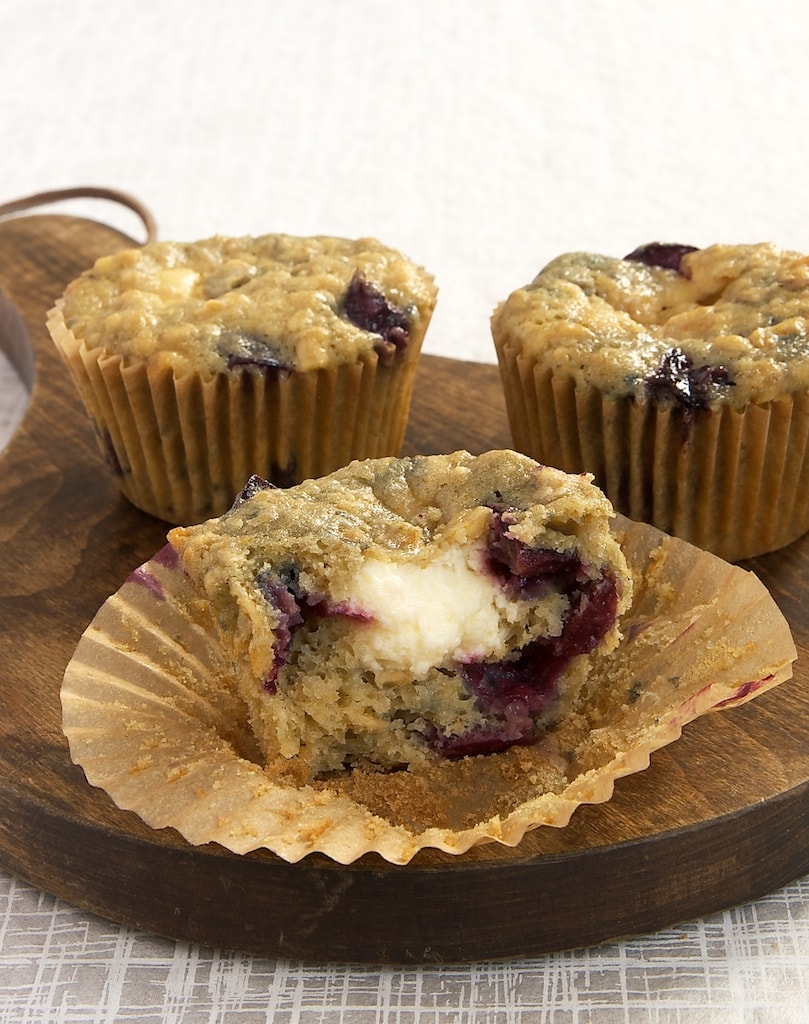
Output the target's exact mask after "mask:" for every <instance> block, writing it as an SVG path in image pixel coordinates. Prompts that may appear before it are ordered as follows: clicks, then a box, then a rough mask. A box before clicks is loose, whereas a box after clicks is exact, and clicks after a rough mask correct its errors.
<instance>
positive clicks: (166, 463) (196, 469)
mask: <svg viewBox="0 0 809 1024" xmlns="http://www.w3.org/2000/svg"><path fill="white" fill-rule="evenodd" d="M60 308H61V304H60V303H58V304H57V306H56V307H55V309H54V310H53V311H52V312H51V314H50V316H49V319H48V328H49V330H50V332H51V337H52V338H53V340H54V343H55V344H56V347H57V349H58V350H59V352H60V354H61V356H62V358H63V359H64V360H65V362H66V363H67V365H68V367H69V369H70V372H71V376H72V378H73V380H74V382H75V384H76V386H77V387H78V390H79V393H80V395H81V398H82V400H83V402H84V405H85V407H86V409H87V412H88V413H89V415H90V417H91V419H92V420H93V422H94V423H95V425H96V433H97V437H98V441H99V446H100V449H101V451H102V454H103V455H104V457H105V460H106V462H107V464H108V466H109V468H110V470H111V471H112V472H113V474H114V475H115V478H116V480H117V482H118V484H119V487H120V489H121V491H122V492H123V494H124V495H125V496H126V497H127V498H128V499H129V500H130V501H131V502H132V503H133V504H134V505H136V506H137V507H138V508H140V509H142V510H143V511H145V512H148V513H150V514H151V515H154V516H157V517H158V518H159V519H164V520H166V521H168V522H171V523H178V524H184V525H187V524H190V523H196V522H201V521H203V520H205V519H208V518H210V517H212V516H217V515H221V514H222V513H223V512H225V511H227V509H228V508H229V507H230V506H231V504H232V503H233V500H234V498H235V497H236V495H237V494H238V493H239V491H240V490H241V489H242V487H243V486H244V484H245V482H246V480H247V479H248V478H249V477H250V476H251V475H252V474H254V473H256V474H258V475H259V476H262V477H265V478H266V479H268V480H270V481H271V482H273V483H275V484H278V485H279V486H290V485H292V484H295V483H299V482H300V481H301V480H304V479H306V478H308V477H317V476H323V475H325V474H327V473H330V472H332V471H333V470H335V469H339V468H340V467H341V466H345V465H347V464H348V463H349V462H351V461H352V460H353V459H361V458H377V457H381V456H386V455H398V454H399V451H400V449H401V446H402V442H403V440H404V433H405V428H406V426H407V418H408V413H409V409H410V399H411V395H412V390H413V383H414V380H415V373H416V369H417V365H418V355H419V349H420V345H421V338H422V337H423V331H421V333H420V336H419V337H411V339H410V343H409V344H408V349H407V350H406V352H405V355H404V358H402V359H397V360H396V361H395V362H394V363H393V364H392V365H390V366H386V365H383V364H382V363H381V362H380V361H379V359H378V357H377V355H376V353H375V352H371V353H368V354H367V355H365V356H363V357H361V358H360V359H358V360H357V361H356V362H352V363H345V364H342V365H337V366H334V367H329V368H324V369H319V370H311V371H307V372H301V373H296V372H293V373H283V372H280V373H275V372H268V373H262V372H253V371H249V370H248V371H245V372H242V373H240V374H229V373H222V374H219V375H217V376H215V377H213V378H212V379H210V380H206V379H204V378H203V377H202V376H200V375H198V374H194V373H189V374H186V375H184V376H182V377H175V375H174V373H173V372H172V370H171V369H170V368H169V367H166V366H158V365H154V364H152V365H149V364H147V363H145V362H144V363H133V364H130V365H127V364H126V363H125V362H124V361H123V359H122V358H121V357H120V356H117V355H111V354H109V353H108V352H106V351H104V350H103V349H98V348H95V349H92V350H91V349H87V348H86V346H85V345H84V344H83V343H81V342H77V341H76V339H75V338H74V337H73V335H72V333H71V332H70V331H69V330H68V328H67V327H66V326H65V324H64V320H63V318H62V315H61V312H60Z"/></svg>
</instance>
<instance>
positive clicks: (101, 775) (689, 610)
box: [62, 517, 796, 864]
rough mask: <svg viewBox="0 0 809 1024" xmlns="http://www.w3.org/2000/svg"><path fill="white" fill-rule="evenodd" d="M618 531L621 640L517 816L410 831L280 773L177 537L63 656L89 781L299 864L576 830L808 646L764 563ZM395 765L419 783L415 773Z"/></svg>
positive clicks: (196, 830)
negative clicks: (624, 605)
mask: <svg viewBox="0 0 809 1024" xmlns="http://www.w3.org/2000/svg"><path fill="white" fill-rule="evenodd" d="M614 529H615V531H616V533H617V535H618V536H619V539H620V541H621V543H622V546H623V548H624V551H625V553H626V555H627V559H628V561H629V564H630V567H631V568H632V571H633V573H634V576H635V579H636V584H635V586H636V594H635V599H634V602H633V606H632V608H631V609H630V610H629V612H628V613H627V615H626V616H625V618H624V620H623V623H622V632H623V640H622V642H621V644H620V645H619V647H618V649H617V650H616V651H613V652H612V653H610V654H608V655H604V656H601V657H597V658H596V659H595V660H594V662H593V664H592V668H591V671H590V674H589V677H588V683H587V686H586V687H585V692H584V696H583V698H582V701H583V703H582V705H581V707H580V708H579V711H580V713H579V714H578V715H576V716H574V717H572V718H571V719H570V720H569V721H567V722H562V723H560V725H559V727H558V729H557V730H555V731H554V732H552V733H550V734H549V735H548V736H547V737H546V738H545V740H543V741H542V742H541V743H539V744H537V745H536V746H535V747H529V748H520V750H519V752H518V758H517V760H516V761H514V764H517V765H519V766H521V768H520V770H522V771H524V772H525V773H526V778H528V779H531V780H533V779H537V780H539V779H542V778H545V779H553V778H554V777H555V778H556V779H557V782H556V784H553V785H551V786H550V787H549V788H544V787H543V786H542V785H541V784H539V783H537V786H536V788H535V790H534V791H530V789H529V790H528V791H527V792H526V791H524V790H525V787H522V790H521V791H522V795H523V796H524V797H525V798H524V799H521V802H519V803H518V804H517V805H516V806H514V807H513V808H512V809H510V810H509V811H508V813H502V812H499V813H495V814H492V815H491V816H489V817H488V818H485V820H478V821H474V822H472V823H471V824H464V825H462V826H460V827H447V825H446V823H443V824H437V825H436V824H430V823H429V822H428V821H425V822H424V824H423V826H422V827H416V828H414V827H408V826H407V825H405V824H403V823H402V822H401V821H399V822H392V821H389V820H386V819H385V817H383V816H381V815H380V814H375V813H373V812H372V811H371V810H370V809H369V807H368V806H367V805H366V804H364V803H362V802H360V801H358V800H357V799H355V797H354V796H353V795H352V791H351V789H350V788H346V789H344V790H343V791H342V792H341V791H340V790H339V788H337V789H333V788H330V787H328V786H327V787H322V788H317V787H312V786H301V787H297V788H296V787H294V786H292V785H289V784H279V782H277V781H276V780H275V779H273V778H272V777H271V776H270V775H269V774H268V773H267V771H266V770H265V769H264V768H263V767H262V766H261V764H260V763H259V758H258V752H257V748H256V745H255V742H254V740H253V738H252V734H251V731H250V728H249V725H248V722H247V717H246V713H245V710H244V707H243V705H242V702H241V700H240V698H239V697H238V696H237V695H236V693H235V689H231V688H229V685H230V684H229V683H228V680H229V678H230V673H229V672H228V669H227V665H226V664H225V663H224V660H223V655H222V652H221V650H220V649H219V647H218V646H217V644H216V641H215V640H214V639H213V638H214V637H215V630H214V629H213V628H212V627H213V624H212V623H211V621H210V619H209V614H210V613H209V610H208V607H207V605H206V604H205V603H204V602H203V601H201V600H200V599H199V598H198V597H197V596H196V595H195V594H194V593H193V591H192V589H191V587H190V585H189V583H188V582H187V580H186V578H185V577H184V575H183V574H182V571H181V570H180V569H179V568H178V567H177V564H176V560H175V559H174V558H173V557H172V556H173V552H172V550H171V549H170V548H165V549H163V551H162V552H159V553H158V555H156V556H155V558H154V559H152V560H151V561H150V562H147V563H146V564H145V565H143V566H141V567H140V568H138V569H137V570H135V572H134V573H133V574H132V575H131V576H130V578H129V579H128V580H127V581H126V583H124V585H123V586H122V587H121V589H120V590H119V591H117V593H115V594H114V595H113V596H112V597H111V598H109V600H108V601H107V602H106V603H105V604H104V605H103V606H102V607H101V609H100V610H99V612H98V614H97V616H96V617H95V619H94V620H93V622H92V623H91V625H90V626H89V627H88V629H87V630H86V632H85V633H84V635H83V637H82V638H81V640H80V642H79V644H78V647H77V649H76V651H75V654H74V656H73V658H72V660H71V661H70V664H69V665H68V667H67V670H66V673H65V677H64V682H63V686H62V706H63V728H64V732H65V734H66V736H67V738H68V741H69V744H70V751H71V755H72V758H73V760H74V761H75V762H76V763H78V764H80V765H81V766H82V768H83V769H84V772H85V774H86V776H87V779H88V781H89V782H90V783H91V784H93V785H95V786H99V787H101V788H102V789H104V790H105V791H106V792H107V793H108V794H109V795H110V796H111V797H112V799H113V801H114V802H115V803H116V804H117V805H118V806H119V807H121V808H123V809H127V810H131V811H134V812H135V813H137V814H138V815H139V816H140V817H141V818H142V819H143V820H144V821H145V822H146V823H147V824H148V825H150V826H152V827H154V828H156V829H159V828H165V827H173V828H174V829H176V830H177V831H178V832H179V833H180V834H182V835H183V836H184V837H185V839H186V840H187V841H188V842H190V843H192V844H204V843H211V842H215V843H218V844H220V845H221V846H223V847H226V848H227V849H229V850H231V851H234V852H235V853H240V854H241V853H246V852H248V851H251V850H255V849H261V848H266V849H269V850H271V851H273V852H274V853H276V854H277V855H279V856H280V857H282V858H284V859H286V860H288V861H293V862H294V861H298V860H299V859H300V858H302V857H304V856H306V855H307V854H309V853H312V852H315V851H319V852H321V853H323V854H326V855H327V856H329V857H331V858H332V859H334V860H335V861H338V862H340V863H350V862H352V861H354V860H356V859H357V858H358V857H360V856H361V855H363V854H365V853H369V852H371V851H376V852H377V853H378V854H380V855H381V856H382V857H383V858H385V859H386V860H387V861H390V862H392V863H396V864H404V863H407V862H408V861H409V860H410V859H411V858H412V857H413V856H414V855H415V854H416V852H417V851H419V850H420V849H423V848H426V847H432V848H436V849H439V850H442V851H445V852H447V853H452V854H461V853H463V852H464V851H466V850H468V849H469V848H470V847H472V846H474V845H476V844H478V843H482V842H487V841H497V842H500V843H503V844H506V845H508V846H513V845H516V844H517V843H518V842H519V841H520V840H521V839H522V837H523V836H524V835H525V833H526V832H527V831H529V830H531V829H533V828H536V827H537V826H540V825H551V826H557V827H562V826H564V825H566V824H567V823H568V821H569V820H570V817H571V815H572V813H573V812H574V810H575V809H576V808H577V807H578V806H579V805H581V804H585V803H588V804H593V803H601V802H603V801H606V800H608V799H609V798H610V796H611V795H612V792H613V786H614V783H615V780H616V779H618V778H620V777H622V776H625V775H628V774H631V773H634V772H638V771H641V770H642V769H644V768H646V767H647V766H648V764H649V758H650V755H651V754H652V752H653V751H655V750H658V749H659V748H661V747H663V746H665V745H666V744H668V743H671V742H672V741H673V740H676V739H677V738H678V737H679V736H680V733H681V731H682V728H683V726H685V725H686V724H687V723H688V722H690V721H691V720H693V719H695V718H697V717H698V716H700V715H702V714H704V713H706V712H708V711H712V710H716V709H720V708H726V707H730V706H733V705H737V704H741V703H743V702H744V701H747V700H749V699H750V698H751V697H754V696H757V695H758V694H761V693H763V692H764V691H765V690H767V689H769V688H771V687H772V686H775V685H776V684H777V683H781V682H783V681H784V680H785V679H788V678H789V677H790V676H791V675H792V662H793V660H794V659H795V657H796V650H795V646H794V643H793V641H792V636H791V633H790V630H789V627H788V625H787V623H786V621H785V620H784V618H783V616H782V615H781V613H780V611H779V610H778V608H777V606H776V605H775V602H774V601H773V599H772V597H771V596H770V594H769V593H768V591H767V590H766V588H765V587H764V586H763V584H762V583H761V582H760V581H759V580H758V578H757V577H756V576H755V575H754V574H752V573H750V572H747V571H745V570H743V569H741V568H739V567H737V566H732V565H730V564H728V563H726V562H723V561H722V560H720V559H719V558H717V557H716V556H714V555H711V554H709V553H707V552H705V551H701V550H699V549H697V548H695V547H693V546H691V545H689V544H687V543H685V542H684V541H681V540H678V539H675V538H671V537H668V536H666V535H664V534H662V533H661V532H659V531H658V530H656V529H654V528H653V527H650V526H646V525H640V524H636V523H632V522H630V521H628V520H624V519H623V518H621V517H619V518H617V519H616V521H615V524H614ZM563 751H564V752H565V753H563ZM510 753H511V752H507V753H506V754H493V755H488V756H483V757H479V758H476V759H474V763H473V764H472V765H470V764H468V763H467V764H466V765H465V770H466V771H467V778H468V772H469V771H472V772H473V773H474V774H473V778H475V779H477V780H478V781H479V783H480V785H475V786H473V787H472V788H474V789H475V790H476V791H480V792H483V791H487V790H488V791H489V792H491V791H492V790H493V789H496V788H497V787H498V786H500V787H501V788H502V787H507V786H508V785H509V782H508V780H507V774H506V773H501V772H499V771H498V770H497V769H498V764H499V759H501V758H504V757H508V755H509V754H510ZM467 760H468V759H467ZM448 770H449V771H452V770H454V769H453V768H452V766H449V767H448ZM394 774H396V775H399V776H400V778H399V780H398V781H399V782H400V783H403V784H404V785H405V786H407V785H408V784H409V782H410V779H409V778H408V773H394ZM449 777H450V778H452V776H451V775H450V776H449ZM412 782H413V785H414V792H415V793H416V794H417V793H418V786H417V782H418V780H417V778H416V777H415V776H414V777H413V779H412ZM501 795H503V796H508V794H507V793H505V794H501ZM460 796H461V794H459V797H460ZM473 801H474V798H473Z"/></svg>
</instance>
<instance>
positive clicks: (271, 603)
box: [169, 451, 632, 782]
mask: <svg viewBox="0 0 809 1024" xmlns="http://www.w3.org/2000/svg"><path fill="white" fill-rule="evenodd" d="M611 515H612V509H611V506H610V504H609V502H608V501H607V500H606V498H605V497H604V495H603V494H602V493H601V492H600V491H599V490H598V489H597V488H596V487H595V486H594V485H593V484H592V483H591V482H590V480H589V479H588V478H587V477H584V476H571V475H567V474H564V473H561V472H559V471H558V470H554V469H549V468H545V467H541V466H539V465H537V464H536V463H535V462H533V461H532V460H530V459H528V458H526V457H525V456H522V455H518V454H517V453H515V452H508V451H500V452H489V453H486V454H484V455H480V456H477V457H475V456H472V455H470V454H468V453H467V452H456V453H454V454H452V455H436V456H418V457H413V458H406V459H379V460H367V461H363V462H355V463H352V464H351V465H350V466H348V467H347V468H345V469H341V470H338V471H336V472H335V473H333V474H331V475H329V476H327V477H324V478H322V479H318V480H308V481H305V482H303V483H301V484H300V485H298V486H296V487H293V488H290V489H287V490H283V489H278V488H273V487H270V486H267V485H266V483H265V482H264V481H261V480H256V479H254V480H252V481H251V482H250V484H249V485H248V486H247V487H246V488H245V491H244V493H243V494H242V495H241V496H240V497H239V498H238V500H237V501H236V502H235V504H234V506H233V508H232V509H231V510H230V511H229V512H227V513H226V514H225V515H223V516H222V517H220V518H218V519H214V520H211V521H209V522H207V523H203V524H201V525H198V526H191V527H187V528H178V529H174V530H172V531H171V532H170V534H169V541H170V544H171V545H172V546H173V548H174V549H175V550H176V551H177V552H178V554H179V558H180V564H181V565H182V567H183V569H184V570H185V572H186V573H187V574H188V577H189V579H190V580H191V582H192V584H193V585H194V586H195V587H196V588H197V589H198V591H199V593H200V594H201V596H202V597H203V598H204V600H205V601H207V602H209V603H210V606H211V607H212V609H213V611H214V616H215V618H216V620H217V622H218V625H219V630H220V633H221V636H220V641H221V644H222V647H223V649H224V650H225V651H226V652H227V654H228V657H229V658H230V660H231V662H232V664H233V667H234V673H235V675H236V677H237V681H238V685H239V687H240V690H241V693H242V696H243V697H244V699H245V701H246V704H247V706H248V709H249V712H250V716H251V721H252V727H253V730H254V732H255V734H256V737H257V739H258V741H259V744H260V745H261V747H262V750H263V753H264V756H265V758H266V760H267V763H268V765H269V766H271V767H272V768H273V769H274V770H275V771H277V772H278V773H281V774H282V775H284V774H286V775H288V776H289V777H292V778H294V779H295V780H296V781H298V782H308V781H311V780H313V779H315V778H318V777H321V776H323V775H324V774H327V773H330V772H334V771H339V770H341V769H344V768H347V767H350V768H363V769H366V770H367V769H371V770H374V769H381V770H391V769H396V768H403V767H410V768H413V767H415V766H418V765H424V764H425V763H427V762H430V761H436V760H442V759H459V758H464V757H467V756H470V755H476V754H491V753H496V752H501V751H504V750H506V749H508V748H509V747H512V746H514V745H518V744H533V743H535V742H536V741H537V740H538V739H539V738H541V737H542V736H543V735H544V733H545V732H546V730H547V729H548V728H549V727H550V726H551V725H552V724H553V723H554V722H556V721H557V720H558V718H559V717H560V716H561V715H563V714H564V712H565V710H566V709H567V708H569V707H570V705H571V702H572V701H573V700H574V698H575V695H576V693H577V690H578V688H579V687H580V686H581V685H582V683H583V680H584V677H585V674H586V667H587V659H588V656H589V655H590V654H591V653H592V652H595V651H603V650H604V649H608V648H610V647H611V646H614V645H615V644H616V643H617V642H618V638H619V631H618V620H619V618H620V616H621V614H622V612H623V610H624V609H625V608H626V607H627V606H628V603H629V601H630V598H631V593H632V580H631V577H630V573H629V570H628V568H627V563H626V560H625V558H624V556H623V554H622V552H621V549H620V547H619V545H618V542H617V541H616V540H615V538H614V536H613V534H612V533H611V530H610V518H611Z"/></svg>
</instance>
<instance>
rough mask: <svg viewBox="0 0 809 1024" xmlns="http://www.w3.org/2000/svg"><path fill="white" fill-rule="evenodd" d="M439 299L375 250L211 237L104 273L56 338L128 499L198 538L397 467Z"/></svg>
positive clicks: (73, 304)
mask: <svg viewBox="0 0 809 1024" xmlns="http://www.w3.org/2000/svg"><path fill="white" fill-rule="evenodd" d="M435 299H436V288H435V285H434V282H433V280H432V278H431V276H430V275H429V274H427V273H426V271H424V270H422V269H421V268H420V267H418V266H416V265H415V264H414V263H412V262H411V261H410V260H408V259H407V258H406V257H404V256H403V255H402V254H400V253H398V252H396V251H395V250H393V249H390V248H388V247H386V246H384V245H382V244H381V243H380V242H378V241H375V240H373V239H368V238H364V239H359V240H346V239H339V238H328V237H312V238H298V237H291V236H287V235H263V236H259V237H243V238H225V237H213V238H209V239H206V240H203V241H197V242H191V243H175V242H153V243H150V244H149V245H146V246H143V247H142V248H139V249H128V250H125V251H123V252H119V253H116V254H114V255H111V256H106V257H103V258H101V259H99V260H98V261H97V262H96V263H95V265H94V266H93V267H92V268H91V269H90V270H88V271H87V272H86V273H84V274H83V275H82V276H81V277H80V278H78V279H77V280H76V281H74V282H72V283H71V284H70V285H69V286H68V288H67V289H66V291H65V293H64V295H63V296H62V298H61V299H60V301H59V302H58V303H57V305H56V307H55V309H54V310H53V311H52V312H51V314H50V316H49V321H48V326H49V329H50V332H51V335H52V337H53V340H54V342H55V343H56V346H57V348H58V350H59V352H60V353H61V355H62V356H63V358H64V359H65V362H66V363H67V365H68V367H69V368H70V371H71V373H72V376H73V378H74V380H75V381H76V384H77V386H78V388H79V391H80V393H81V396H82V398H83V400H84V403H85V405H86V407H87V410H88V412H89V413H90V415H91V418H92V419H93V421H94V423H95V424H96V426H97V433H98V439H99V445H100V448H101V451H102V453H103V455H104V457H105V459H106V461H107V463H108V465H109V466H110V468H111V469H112V471H113V472H114V473H115V475H116V477H117V479H118V482H119V484H120V486H121V489H122V491H123V493H124V494H125V495H126V496H127V497H128V498H129V499H130V500H131V501H132V502H133V503H134V504H135V505H137V506H138V507H139V508H141V509H143V510H145V511H147V512H150V513H152V514H154V515H156V516H158V517H160V518H163V519H166V520H168V521H170V522H172V523H182V524H188V523H191V522H199V521H201V520H203V519H206V518H208V517H209V516H214V515H219V514H221V513H222V512H224V511H226V509H227V508H228V507H229V506H230V504H231V503H232V502H233V500H234V498H235V496H236V495H237V494H238V493H239V491H240V490H241V488H242V487H243V486H244V484H245V481H246V480H247V479H248V477H249V476H251V475H252V474H259V475H261V476H263V477H264V478H266V479H268V480H271V481H272V482H273V483H275V484H278V485H280V486H288V485H290V484H294V483H296V482H299V481H301V480H303V479H306V478H307V477H312V476H319V475H322V474H325V473H329V472H331V471H332V470H334V469H336V468H338V467H339V466H343V465H346V464H347V463H348V462H350V461H351V460H352V459H355V458H366V457H380V456H386V455H396V454H398V452H399V449H400V447H401V443H402V439H403V436H404V430H405V426H406V422H407V416H408V410H409V404H410V397H411V393H412V387H413V381H414V377H415V372H416V368H417V363H418V358H419V353H420V349H421V344H422V341H423V338H424V334H425V331H426V329H427V326H428V323H429V321H430V317H431V315H432V311H433V308H434V305H435Z"/></svg>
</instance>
